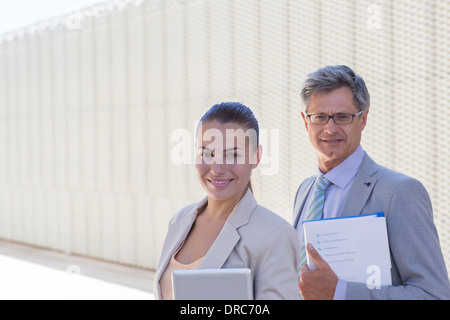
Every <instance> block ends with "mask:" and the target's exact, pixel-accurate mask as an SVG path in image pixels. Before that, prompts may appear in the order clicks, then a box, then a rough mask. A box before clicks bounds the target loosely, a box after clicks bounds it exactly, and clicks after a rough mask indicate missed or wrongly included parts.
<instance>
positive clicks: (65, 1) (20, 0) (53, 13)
mask: <svg viewBox="0 0 450 320" xmlns="http://www.w3.org/2000/svg"><path fill="white" fill-rule="evenodd" d="M102 2H106V1H105V0H0V34H4V33H8V32H11V31H15V30H18V29H22V28H25V27H28V26H30V25H32V24H34V23H36V22H41V21H45V20H48V19H50V18H53V17H59V16H64V15H67V14H69V13H71V12H74V11H76V10H77V9H83V8H86V7H90V6H92V5H94V4H97V3H102Z"/></svg>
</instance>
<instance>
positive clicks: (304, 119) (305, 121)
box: [302, 111, 309, 131]
mask: <svg viewBox="0 0 450 320" xmlns="http://www.w3.org/2000/svg"><path fill="white" fill-rule="evenodd" d="M302 118H303V122H304V123H305V128H306V131H308V125H309V123H308V120H307V119H306V114H305V112H303V111H302Z"/></svg>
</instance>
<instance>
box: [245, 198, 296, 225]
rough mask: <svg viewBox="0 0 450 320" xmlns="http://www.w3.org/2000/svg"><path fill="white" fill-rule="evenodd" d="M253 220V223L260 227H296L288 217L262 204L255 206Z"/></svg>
mask: <svg viewBox="0 0 450 320" xmlns="http://www.w3.org/2000/svg"><path fill="white" fill-rule="evenodd" d="M251 220H253V223H256V224H258V225H259V226H260V227H264V228H266V229H269V230H270V229H280V228H282V229H284V228H288V229H291V228H292V229H294V227H293V226H292V225H291V224H290V223H289V222H288V221H287V220H286V219H284V218H283V217H281V216H280V215H279V214H277V213H275V212H274V211H272V210H270V209H268V208H266V207H264V206H262V205H260V204H258V205H257V206H256V207H255V211H254V212H253V214H252V217H251Z"/></svg>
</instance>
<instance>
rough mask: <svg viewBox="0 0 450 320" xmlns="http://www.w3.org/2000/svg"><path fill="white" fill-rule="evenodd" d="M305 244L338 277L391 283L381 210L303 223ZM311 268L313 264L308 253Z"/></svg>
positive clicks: (374, 284) (379, 284)
mask: <svg viewBox="0 0 450 320" xmlns="http://www.w3.org/2000/svg"><path fill="white" fill-rule="evenodd" d="M303 231H304V235H305V245H306V244H307V243H311V244H312V245H313V246H314V248H316V250H317V251H318V252H319V254H320V255H321V256H322V258H323V259H324V260H325V261H326V262H327V263H328V264H329V265H330V266H331V268H332V269H333V271H334V272H335V273H336V274H337V276H338V277H339V279H342V280H346V281H352V282H360V283H366V284H367V286H368V287H369V288H371V289H377V288H380V287H382V286H387V285H391V281H392V280H391V260H390V253H389V242H388V235H387V230H386V219H385V217H384V214H383V213H374V214H369V215H361V216H352V217H343V218H333V219H322V220H309V221H304V222H303ZM307 263H308V266H309V268H310V269H311V270H313V269H315V268H316V265H315V263H314V261H312V259H310V257H309V256H307Z"/></svg>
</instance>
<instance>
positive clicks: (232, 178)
mask: <svg viewBox="0 0 450 320" xmlns="http://www.w3.org/2000/svg"><path fill="white" fill-rule="evenodd" d="M255 145H256V132H255V130H253V129H246V128H243V127H242V126H241V125H238V124H236V123H232V122H230V123H225V124H222V123H220V122H218V121H210V122H203V123H201V124H200V127H199V130H198V132H197V144H196V161H195V168H196V171H197V175H198V179H199V181H200V184H201V185H202V187H203V189H204V190H205V191H206V192H207V194H208V196H209V197H210V198H212V199H215V200H229V199H234V198H238V197H241V196H242V195H243V193H244V192H245V191H246V190H247V185H248V182H249V180H250V176H251V172H252V170H253V169H254V168H256V167H257V166H258V164H259V161H260V156H261V147H260V146H258V147H257V148H256V150H255V147H254V146H255ZM252 146H253V147H252Z"/></svg>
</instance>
